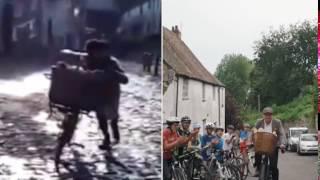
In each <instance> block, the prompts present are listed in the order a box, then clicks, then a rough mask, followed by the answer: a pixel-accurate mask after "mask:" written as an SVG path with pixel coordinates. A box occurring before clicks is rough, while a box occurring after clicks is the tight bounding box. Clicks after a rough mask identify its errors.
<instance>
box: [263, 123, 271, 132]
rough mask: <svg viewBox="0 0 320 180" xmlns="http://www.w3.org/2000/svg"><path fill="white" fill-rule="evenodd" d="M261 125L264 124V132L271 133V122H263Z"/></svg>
mask: <svg viewBox="0 0 320 180" xmlns="http://www.w3.org/2000/svg"><path fill="white" fill-rule="evenodd" d="M263 123H264V131H265V132H269V133H272V122H270V123H269V124H267V123H266V122H265V121H263Z"/></svg>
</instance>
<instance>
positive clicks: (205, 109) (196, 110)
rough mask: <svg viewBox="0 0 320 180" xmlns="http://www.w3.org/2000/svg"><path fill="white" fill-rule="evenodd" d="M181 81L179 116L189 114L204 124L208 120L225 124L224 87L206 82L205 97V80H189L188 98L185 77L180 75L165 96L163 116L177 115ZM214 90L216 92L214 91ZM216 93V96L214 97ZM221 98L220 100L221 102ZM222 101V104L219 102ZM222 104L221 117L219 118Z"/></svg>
mask: <svg viewBox="0 0 320 180" xmlns="http://www.w3.org/2000/svg"><path fill="white" fill-rule="evenodd" d="M177 82H178V83H179V92H178V94H179V95H178V114H177V117H178V118H181V117H183V116H189V117H190V118H191V119H192V121H193V122H197V123H199V124H200V125H201V126H202V128H201V129H202V130H204V126H205V124H206V123H208V122H217V125H218V126H219V125H220V126H222V127H224V126H225V108H224V107H225V104H224V103H225V97H224V96H225V93H224V88H223V87H217V86H213V85H211V84H207V83H205V86H204V87H205V99H203V97H202V94H203V90H202V87H203V82H201V81H197V80H192V79H189V80H188V87H189V90H188V98H183V97H182V93H183V77H178V81H175V82H172V83H171V84H170V85H169V87H168V89H167V91H166V93H165V94H164V98H163V102H164V103H163V117H164V118H167V117H170V116H176V94H177V91H176V88H177ZM213 90H215V91H216V92H215V93H213ZM219 91H220V97H218V95H219ZM214 95H215V98H214ZM219 99H220V102H219ZM219 103H220V104H219ZM219 106H220V119H219Z"/></svg>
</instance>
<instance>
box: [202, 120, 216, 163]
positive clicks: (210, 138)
mask: <svg viewBox="0 0 320 180" xmlns="http://www.w3.org/2000/svg"><path fill="white" fill-rule="evenodd" d="M213 130H214V125H213V123H208V124H207V125H206V134H205V135H203V136H202V138H201V147H202V148H203V147H205V146H207V145H209V146H210V148H207V149H206V150H204V151H202V158H203V160H204V161H208V160H209V157H210V155H211V153H212V148H213V147H214V146H215V145H216V144H218V141H217V140H216V138H217V137H216V136H215V135H214V133H213Z"/></svg>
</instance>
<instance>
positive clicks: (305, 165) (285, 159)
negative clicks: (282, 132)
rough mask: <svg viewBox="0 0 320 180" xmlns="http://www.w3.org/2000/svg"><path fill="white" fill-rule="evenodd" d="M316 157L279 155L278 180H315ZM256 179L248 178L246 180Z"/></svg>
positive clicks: (291, 153)
mask: <svg viewBox="0 0 320 180" xmlns="http://www.w3.org/2000/svg"><path fill="white" fill-rule="evenodd" d="M317 160H318V156H317V155H298V154H297V153H295V152H285V153H284V154H281V153H279V161H278V167H279V173H280V176H279V180H317V176H318V175H317ZM257 179H258V178H254V177H248V179H247V180H257Z"/></svg>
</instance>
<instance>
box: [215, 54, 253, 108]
mask: <svg viewBox="0 0 320 180" xmlns="http://www.w3.org/2000/svg"><path fill="white" fill-rule="evenodd" d="M252 69H253V65H252V63H251V61H250V60H249V59H248V58H247V57H245V56H243V55H241V54H229V55H225V56H224V57H223V59H222V61H221V63H220V64H219V65H218V67H217V71H216V73H215V76H216V77H217V78H218V79H219V80H220V81H221V82H222V83H224V84H225V86H226V89H227V90H228V91H229V92H230V93H231V94H232V96H233V97H234V98H235V99H236V102H237V103H238V104H239V105H244V103H245V100H246V97H247V92H248V90H249V88H250V79H249V77H250V73H251V71H252Z"/></svg>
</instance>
